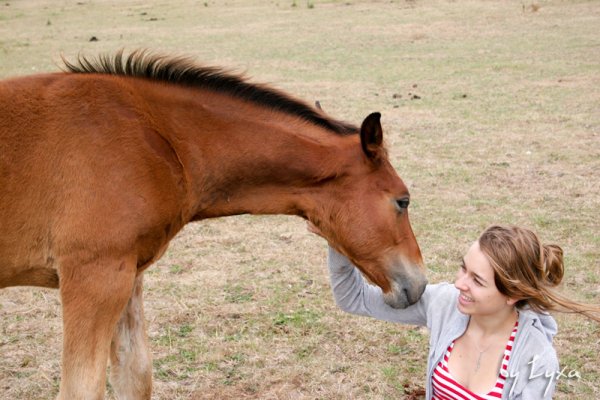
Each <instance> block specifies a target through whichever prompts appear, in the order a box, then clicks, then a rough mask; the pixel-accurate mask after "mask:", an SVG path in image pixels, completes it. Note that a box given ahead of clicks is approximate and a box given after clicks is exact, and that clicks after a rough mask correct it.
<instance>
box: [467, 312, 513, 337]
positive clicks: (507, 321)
mask: <svg viewBox="0 0 600 400" xmlns="http://www.w3.org/2000/svg"><path fill="white" fill-rule="evenodd" d="M518 318H519V313H518V312H517V310H516V308H514V307H512V308H507V309H506V310H505V311H504V310H503V311H501V312H499V313H496V314H493V315H473V316H471V319H470V321H469V326H468V327H467V331H469V333H470V334H472V335H475V336H478V337H489V336H493V335H495V334H502V335H504V332H506V331H509V330H511V329H512V328H513V326H514V325H515V322H516V321H517V319H518Z"/></svg>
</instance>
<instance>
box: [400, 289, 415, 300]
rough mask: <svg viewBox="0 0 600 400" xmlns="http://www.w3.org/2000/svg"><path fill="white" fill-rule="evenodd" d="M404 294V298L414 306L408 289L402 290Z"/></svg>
mask: <svg viewBox="0 0 600 400" xmlns="http://www.w3.org/2000/svg"><path fill="white" fill-rule="evenodd" d="M402 293H403V294H404V298H405V299H406V302H407V303H408V304H412V303H413V301H412V300H411V299H410V293H409V292H408V288H404V289H402Z"/></svg>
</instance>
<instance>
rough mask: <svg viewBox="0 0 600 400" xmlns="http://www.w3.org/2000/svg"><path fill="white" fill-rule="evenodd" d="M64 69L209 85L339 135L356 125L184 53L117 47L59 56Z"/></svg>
mask: <svg viewBox="0 0 600 400" xmlns="http://www.w3.org/2000/svg"><path fill="white" fill-rule="evenodd" d="M63 62H64V64H65V68H66V69H65V72H71V73H86V74H110V75H121V76H133V77H138V78H146V79H152V80H157V81H163V82H168V83H173V84H178V85H184V86H190V87H198V88H202V89H209V90H213V91H215V92H221V93H226V94H228V95H230V96H233V97H236V98H239V99H242V100H246V101H250V102H253V103H255V104H258V105H261V106H264V107H267V108H271V109H274V110H276V111H280V112H283V113H287V114H290V115H293V116H296V117H300V118H301V119H303V120H305V121H308V122H311V123H313V124H315V125H318V126H320V127H323V128H326V129H328V130H330V131H333V132H335V133H337V134H340V135H349V134H354V133H357V132H358V131H359V129H358V128H357V127H356V126H354V125H351V124H348V123H345V122H342V121H337V120H334V119H332V118H329V117H328V116H326V115H325V114H324V113H322V112H321V111H319V110H317V109H315V108H313V107H311V106H309V105H308V104H306V103H304V102H302V101H300V100H297V99H295V98H293V97H291V96H289V95H287V94H285V93H283V92H281V91H279V90H276V89H273V88H271V87H268V86H266V85H261V84H255V83H250V82H248V81H247V80H246V79H245V78H244V77H243V76H241V75H235V74H232V73H229V72H227V71H226V70H224V69H222V68H218V67H207V66H201V65H198V64H196V63H195V62H194V61H193V60H191V59H190V58H187V57H169V56H164V55H157V54H152V53H150V52H149V51H147V50H136V51H133V52H132V53H131V54H129V55H128V56H125V55H124V51H123V50H120V51H118V52H117V53H116V54H114V55H112V56H111V55H107V54H103V55H99V56H97V57H96V58H91V59H90V58H88V57H85V56H82V55H79V56H78V58H77V61H76V62H75V63H71V62H69V61H67V60H66V59H65V58H64V57H63Z"/></svg>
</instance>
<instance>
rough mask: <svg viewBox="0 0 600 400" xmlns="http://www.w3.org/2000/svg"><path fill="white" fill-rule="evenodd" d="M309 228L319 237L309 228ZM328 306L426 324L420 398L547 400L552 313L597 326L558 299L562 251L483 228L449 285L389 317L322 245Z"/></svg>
mask: <svg viewBox="0 0 600 400" xmlns="http://www.w3.org/2000/svg"><path fill="white" fill-rule="evenodd" d="M308 229H309V230H310V231H311V232H313V233H316V234H320V232H319V230H318V228H316V227H315V226H314V225H312V224H310V223H309V226H308ZM329 270H330V276H331V285H332V288H333V293H334V297H335V300H336V302H337V304H338V305H339V307H340V308H341V309H342V310H344V311H347V312H350V313H353V314H359V315H367V316H371V317H374V318H377V319H381V320H386V321H391V322H399V323H405V324H415V325H423V326H427V328H428V329H429V331H430V334H431V338H430V350H429V359H428V368H427V387H426V392H427V393H426V396H427V399H428V400H429V399H434V400H437V399H440V400H447V399H451V400H453V399H461V400H462V399H477V400H479V399H521V400H540V399H551V398H552V394H553V392H554V388H555V385H556V377H557V376H558V374H559V366H558V359H557V356H556V351H555V350H554V347H553V345H552V338H553V336H554V335H555V334H556V332H557V325H556V322H555V320H554V319H553V318H552V317H551V316H550V315H549V314H548V313H547V312H548V311H551V310H558V311H570V312H577V313H581V314H584V315H586V316H588V317H589V318H592V319H594V320H596V321H599V322H600V317H599V316H598V315H599V314H598V312H599V311H600V308H599V307H595V306H587V305H583V304H580V303H576V302H573V301H570V300H568V299H566V298H565V297H563V296H561V295H559V294H557V293H556V292H555V291H554V289H553V288H554V287H555V286H556V285H558V284H559V283H560V282H561V280H562V277H563V272H564V269H563V253H562V249H561V248H560V247H559V246H556V245H543V244H542V243H541V242H540V240H539V239H538V237H537V236H536V235H535V233H533V232H532V231H530V230H528V229H523V228H519V227H516V226H501V225H494V226H490V227H489V228H487V229H486V230H485V231H484V232H483V233H482V234H481V236H480V237H479V239H478V240H477V241H476V242H475V243H473V245H472V246H471V247H470V248H469V250H468V251H467V253H466V255H465V256H464V258H463V261H462V263H461V266H460V269H459V270H458V274H457V276H456V280H455V282H454V285H452V284H448V283H442V284H436V285H428V286H427V289H426V290H425V292H424V294H423V296H422V298H421V299H420V300H419V301H418V302H417V303H416V304H414V305H412V306H410V307H408V308H407V309H403V310H397V309H393V308H391V307H389V306H388V305H386V304H385V303H384V301H383V296H382V293H381V289H380V288H378V287H376V286H372V285H370V284H368V283H366V282H365V281H364V279H363V277H362V275H361V274H360V272H359V271H358V270H357V269H356V268H354V266H353V265H352V264H351V263H350V261H349V260H348V259H347V258H346V257H344V256H343V255H341V254H340V253H338V252H337V251H336V250H335V249H333V248H331V247H330V248H329Z"/></svg>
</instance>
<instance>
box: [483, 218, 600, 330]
mask: <svg viewBox="0 0 600 400" xmlns="http://www.w3.org/2000/svg"><path fill="white" fill-rule="evenodd" d="M479 247H480V249H481V251H482V252H483V253H484V254H485V255H486V256H487V258H488V260H489V261H490V264H491V266H492V268H493V269H494V280H495V283H496V287H497V288H498V290H499V291H500V293H502V294H503V295H505V296H508V297H511V298H513V299H519V300H518V301H517V303H516V307H517V308H518V309H522V308H524V307H529V308H531V309H532V310H534V311H536V312H542V313H544V312H548V311H561V312H574V313H579V314H582V315H585V316H586V317H588V318H590V319H593V320H595V321H597V322H600V306H594V305H586V304H583V303H579V302H576V301H573V300H570V299H568V298H566V297H565V296H563V295H561V294H559V293H558V292H557V291H556V289H555V287H556V286H557V285H558V284H560V282H561V281H562V279H563V276H564V272H565V270H564V264H563V251H562V249H561V248H560V246H557V245H555V244H547V245H545V244H543V243H542V242H541V241H540V239H539V238H538V236H537V235H536V234H535V233H534V232H532V231H531V230H529V229H525V228H520V227H517V226H514V225H492V226H490V227H488V228H487V229H486V230H485V231H484V232H483V233H482V234H481V236H480V237H479Z"/></svg>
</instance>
